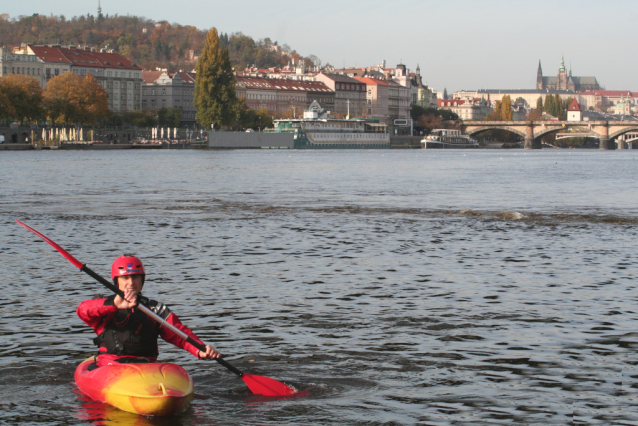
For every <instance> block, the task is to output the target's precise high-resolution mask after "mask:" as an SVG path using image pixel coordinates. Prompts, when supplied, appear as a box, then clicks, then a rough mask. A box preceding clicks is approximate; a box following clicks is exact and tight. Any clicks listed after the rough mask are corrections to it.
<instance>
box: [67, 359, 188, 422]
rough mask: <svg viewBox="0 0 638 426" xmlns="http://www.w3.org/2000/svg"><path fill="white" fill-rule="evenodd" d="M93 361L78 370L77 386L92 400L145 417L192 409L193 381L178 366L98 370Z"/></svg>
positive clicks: (134, 366)
mask: <svg viewBox="0 0 638 426" xmlns="http://www.w3.org/2000/svg"><path fill="white" fill-rule="evenodd" d="M93 362H94V360H93V358H92V357H91V358H89V359H87V360H85V361H83V362H82V363H81V364H80V365H78V367H77V368H76V370H75V383H76V384H77V385H78V388H79V389H80V391H81V392H82V393H83V394H85V395H87V396H88V397H89V398H91V399H93V400H95V401H100V402H104V403H106V404H110V405H112V406H114V407H116V408H119V409H120V410H124V411H128V412H130V413H135V414H142V415H145V416H170V415H172V414H176V413H179V412H181V411H184V410H185V409H186V408H188V405H189V404H190V402H191V399H193V380H192V379H191V378H190V376H189V375H188V373H187V372H186V370H184V369H183V368H182V367H180V366H179V365H177V364H169V363H161V362H156V363H144V364H131V363H126V364H120V363H114V364H113V365H106V366H104V367H97V368H94V367H95V365H93V366H92V367H91V368H89V366H91V364H93Z"/></svg>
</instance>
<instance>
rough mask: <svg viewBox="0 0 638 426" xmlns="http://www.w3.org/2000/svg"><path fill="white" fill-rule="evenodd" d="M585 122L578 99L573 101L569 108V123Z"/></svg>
mask: <svg viewBox="0 0 638 426" xmlns="http://www.w3.org/2000/svg"><path fill="white" fill-rule="evenodd" d="M582 120H583V112H582V110H581V109H580V105H578V101H577V100H576V99H572V102H571V103H570V104H569V107H567V121H582Z"/></svg>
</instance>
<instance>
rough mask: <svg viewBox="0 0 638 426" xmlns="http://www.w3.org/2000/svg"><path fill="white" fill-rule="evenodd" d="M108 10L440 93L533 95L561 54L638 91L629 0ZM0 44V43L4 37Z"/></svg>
mask: <svg viewBox="0 0 638 426" xmlns="http://www.w3.org/2000/svg"><path fill="white" fill-rule="evenodd" d="M101 6H102V11H103V13H104V14H109V15H113V14H118V15H127V14H130V15H137V16H144V17H146V18H148V19H152V20H155V21H160V20H166V21H169V22H171V23H177V24H180V25H193V26H196V27H198V28H200V29H208V28H211V27H216V28H217V29H218V31H220V32H224V33H233V32H242V33H244V34H246V35H249V36H251V37H253V38H254V39H261V38H266V37H270V38H271V40H273V41H277V42H279V44H280V45H283V44H288V45H289V46H290V47H291V48H293V49H295V50H296V51H297V52H298V53H300V54H302V55H304V56H308V55H311V54H312V55H316V56H317V57H319V58H320V59H321V60H322V62H323V63H330V64H332V65H334V66H336V67H343V66H344V65H345V66H346V67H365V66H374V65H377V64H379V63H381V61H382V60H384V59H385V60H386V62H387V66H388V67H394V66H395V65H396V64H398V63H404V64H405V65H406V66H407V67H408V68H409V69H410V70H411V71H414V70H415V69H416V67H417V65H420V68H421V75H422V76H423V79H424V81H425V82H427V83H428V84H429V85H430V86H431V87H433V88H434V89H437V90H443V89H444V88H447V90H448V93H452V92H453V91H456V90H475V89H533V88H535V84H536V71H537V68H538V61H539V60H540V61H541V64H542V67H543V75H545V76H556V74H557V71H558V67H559V66H560V62H561V56H562V55H564V57H565V65H566V66H567V68H568V69H569V67H570V65H571V67H572V73H573V75H574V76H595V77H596V78H597V79H598V82H599V84H601V85H602V86H604V88H606V89H608V90H638V82H637V81H635V80H636V79H635V78H634V76H635V75H636V69H638V67H637V65H638V55H636V54H635V44H634V38H633V36H634V34H635V32H634V31H633V29H634V26H635V25H636V24H635V22H636V18H637V17H638V2H636V1H634V0H624V1H619V0H609V1H600V0H597V1H591V0H578V1H576V0H562V1H560V2H557V1H550V0H536V1H520V0H508V1H504V0H438V1H431V0H404V1H403V2H397V1H392V2H390V1H387V0H383V1H380V0H365V1H364V0H339V1H337V0H323V1H313V2H307V1H306V2H304V1H291V0H278V1H263V0H261V1H247V0H231V1H229V0H225V1H218V0H189V1H187V2H183V3H182V2H176V1H174V0H154V1H153V2H131V1H130V0H102V1H101ZM1 9H2V10H0V12H3V13H8V14H9V15H10V16H11V17H12V18H14V17H17V16H20V15H32V14H33V13H39V14H46V15H50V14H54V15H65V16H66V17H67V18H70V17H72V16H75V15H86V14H87V13H91V14H93V15H95V14H96V10H97V0H95V1H93V0H91V1H87V0H77V1H73V2H52V1H50V0H46V1H45V0H22V1H20V2H7V3H5V4H4V5H3V6H2V8H1ZM0 42H1V41H0Z"/></svg>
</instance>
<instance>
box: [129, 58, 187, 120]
mask: <svg viewBox="0 0 638 426" xmlns="http://www.w3.org/2000/svg"><path fill="white" fill-rule="evenodd" d="M194 99H195V73H189V72H183V71H179V72H168V70H166V69H157V70H155V71H143V72H142V109H143V110H158V109H161V108H179V109H181V110H182V118H181V123H182V124H184V125H192V124H195V103H194Z"/></svg>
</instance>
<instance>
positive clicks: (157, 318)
mask: <svg viewBox="0 0 638 426" xmlns="http://www.w3.org/2000/svg"><path fill="white" fill-rule="evenodd" d="M80 271H82V272H84V273H86V274H87V275H88V276H90V277H91V278H93V279H95V280H96V281H97V282H99V283H100V284H102V285H103V286H104V287H106V288H108V289H109V290H111V291H112V292H113V293H115V294H117V295H118V296H120V297H121V298H122V299H124V292H122V290H120V289H119V288H117V287H116V286H115V285H114V284H113V283H112V282H110V281H108V280H107V279H105V278H104V277H102V276H101V275H99V274H98V273H96V272H95V271H93V270H92V269H91V268H89V267H88V266H86V265H82V267H81V268H80ZM139 299H140V302H141V303H139V304H138V306H137V307H138V309H139V310H140V311H142V312H144V314H146V316H148V317H149V318H151V319H152V320H154V321H155V322H157V323H158V324H159V325H160V327H166V328H168V329H169V330H170V331H172V332H173V333H175V334H176V335H178V336H179V337H180V338H181V339H182V340H185V341H187V342H188V343H190V344H191V345H193V346H195V347H196V348H197V349H199V350H200V351H202V352H206V345H203V344H201V343H199V342H198V341H196V340H195V339H193V338H192V337H190V336H189V335H188V334H186V333H184V332H183V331H182V330H180V329H179V328H177V327H175V326H174V325H173V324H171V323H169V322H168V321H166V320H165V319H164V318H162V317H160V316H159V315H157V314H156V313H155V312H153V311H152V310H150V309H149V308H148V307H146V306H145V305H144V304H145V303H148V298H146V297H144V296H140V297H139ZM215 361H217V362H218V363H220V364H221V365H223V366H224V367H226V368H228V369H229V370H230V371H232V372H233V373H235V374H237V375H238V376H239V377H241V376H243V375H244V373H242V372H241V371H240V370H238V369H237V368H235V367H234V366H232V365H231V364H229V363H228V362H226V361H224V360H223V359H221V358H215Z"/></svg>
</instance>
